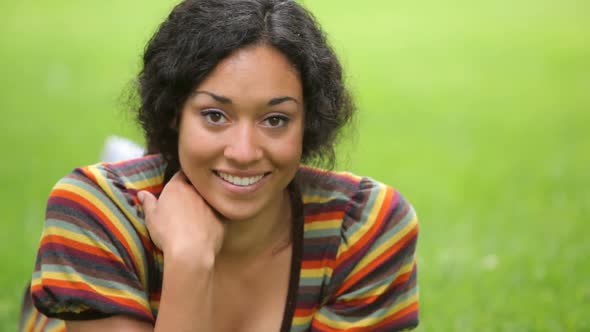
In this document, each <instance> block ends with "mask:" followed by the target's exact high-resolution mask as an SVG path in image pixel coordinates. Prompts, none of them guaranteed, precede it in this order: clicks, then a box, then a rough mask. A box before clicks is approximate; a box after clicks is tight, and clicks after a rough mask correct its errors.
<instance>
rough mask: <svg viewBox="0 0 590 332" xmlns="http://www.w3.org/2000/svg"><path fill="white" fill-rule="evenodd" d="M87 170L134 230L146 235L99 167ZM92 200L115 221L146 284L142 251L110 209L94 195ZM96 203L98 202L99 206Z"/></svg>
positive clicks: (145, 231) (144, 229)
mask: <svg viewBox="0 0 590 332" xmlns="http://www.w3.org/2000/svg"><path fill="white" fill-rule="evenodd" d="M88 170H89V171H90V172H91V173H92V174H93V175H94V177H95V178H96V181H97V182H98V185H99V186H100V187H101V188H102V189H103V190H104V191H105V192H106V194H107V196H108V197H109V198H110V199H111V201H112V202H114V203H115V204H117V205H118V206H119V207H120V208H121V211H123V213H124V214H125V216H126V217H127V218H128V219H129V221H131V223H133V226H134V228H135V230H136V231H137V232H138V233H139V235H140V236H144V237H147V236H148V234H147V228H146V227H145V226H144V225H143V224H142V223H141V222H139V220H137V218H135V216H134V215H133V214H132V213H130V211H129V209H128V208H127V207H126V206H123V205H122V202H119V201H118V199H117V197H116V196H115V194H114V193H113V191H112V188H111V186H110V185H109V183H108V182H107V179H106V177H105V176H104V174H103V172H102V171H101V170H100V169H98V168H97V167H89V168H88ZM92 201H93V204H95V205H96V206H97V207H98V208H99V209H100V210H101V211H103V213H105V214H107V215H108V218H109V219H110V220H111V222H113V223H115V225H116V226H117V229H118V230H119V232H121V234H122V235H123V237H124V238H125V242H127V246H128V247H129V248H130V250H131V254H132V256H133V261H134V262H135V263H136V264H137V266H138V269H139V273H138V274H139V275H138V277H139V279H140V281H141V283H142V284H143V285H146V284H147V282H146V278H147V272H146V268H145V266H144V264H143V253H142V252H141V251H140V249H139V248H138V247H137V245H136V243H135V242H134V241H133V238H132V237H131V235H130V234H129V233H128V232H127V229H126V228H125V227H124V226H122V225H120V221H119V220H118V219H117V218H116V217H115V216H114V214H113V213H112V212H111V210H110V209H108V208H106V206H104V205H103V204H102V202H100V200H96V199H95V198H94V197H92ZM95 202H96V203H95ZM97 204H100V207H99V206H98V205H97ZM118 226H120V227H118Z"/></svg>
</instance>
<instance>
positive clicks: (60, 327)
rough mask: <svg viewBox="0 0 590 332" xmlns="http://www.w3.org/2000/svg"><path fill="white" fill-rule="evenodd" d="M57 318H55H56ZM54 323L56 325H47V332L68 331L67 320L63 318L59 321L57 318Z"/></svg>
mask: <svg viewBox="0 0 590 332" xmlns="http://www.w3.org/2000/svg"><path fill="white" fill-rule="evenodd" d="M54 319H55V318H54ZM51 324H52V325H54V326H53V327H52V328H50V329H47V327H46V328H45V329H46V330H45V332H62V331H66V322H65V321H63V320H60V321H58V320H57V319H55V320H54V321H53V322H51Z"/></svg>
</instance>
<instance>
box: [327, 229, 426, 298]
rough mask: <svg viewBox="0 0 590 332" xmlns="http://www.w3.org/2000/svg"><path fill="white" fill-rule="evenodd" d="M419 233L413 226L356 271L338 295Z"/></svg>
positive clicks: (341, 287) (339, 290)
mask: <svg viewBox="0 0 590 332" xmlns="http://www.w3.org/2000/svg"><path fill="white" fill-rule="evenodd" d="M417 234H418V227H417V226H416V227H413V228H412V230H410V231H409V232H408V233H407V234H406V235H405V236H404V237H402V238H401V239H400V240H399V241H397V242H396V243H395V244H394V245H393V246H391V247H389V249H387V250H386V251H385V252H383V253H382V254H381V255H379V256H377V258H375V259H374V260H373V261H372V262H370V263H369V264H367V266H365V267H364V268H362V269H361V270H360V271H358V272H357V273H355V274H354V275H353V276H352V277H350V278H348V279H347V280H346V281H345V282H344V283H343V284H342V285H341V286H340V288H339V289H338V291H337V292H336V296H340V295H341V294H342V293H343V292H345V291H346V290H347V289H348V288H349V287H352V286H353V285H354V284H356V283H357V282H359V280H361V279H363V278H364V277H366V276H367V275H369V273H371V272H372V271H373V270H375V269H376V268H377V267H378V266H379V265H380V264H383V262H385V261H387V259H388V258H389V257H391V256H393V255H394V254H395V253H396V252H398V251H399V250H400V249H401V248H402V247H403V246H404V245H405V244H406V243H408V241H410V240H411V239H412V238H414V237H415V236H416V235H417Z"/></svg>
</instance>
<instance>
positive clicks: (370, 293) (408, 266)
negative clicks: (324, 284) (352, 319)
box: [340, 260, 415, 301]
mask: <svg viewBox="0 0 590 332" xmlns="http://www.w3.org/2000/svg"><path fill="white" fill-rule="evenodd" d="M414 263H415V261H414V260H412V261H411V262H409V263H407V264H406V265H404V266H402V267H401V268H400V269H399V270H398V274H397V276H396V278H397V277H398V276H400V275H402V274H404V273H408V272H410V271H412V269H413V268H414ZM389 286H390V284H383V285H381V286H379V287H375V288H373V289H371V290H369V291H367V292H365V293H363V294H362V297H370V296H379V295H381V294H383V293H384V292H385V291H386V290H387V288H389ZM359 297H361V296H359V295H350V296H346V295H344V296H341V297H340V299H341V300H343V301H351V300H356V299H358V298H359Z"/></svg>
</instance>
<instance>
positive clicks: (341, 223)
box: [21, 0, 418, 331]
mask: <svg viewBox="0 0 590 332" xmlns="http://www.w3.org/2000/svg"><path fill="white" fill-rule="evenodd" d="M143 60H144V61H143V70H142V71H141V73H140V75H139V81H138V82H139V96H140V99H141V106H140V108H139V110H138V119H139V122H140V123H141V124H142V126H143V128H144V131H145V136H146V140H147V142H148V146H149V154H148V155H147V156H145V157H142V158H139V159H133V160H126V161H123V162H116V163H102V164H98V165H92V166H88V167H83V168H78V169H76V170H74V171H73V172H72V173H71V174H69V175H68V176H66V177H65V178H63V179H62V180H61V181H59V182H58V183H57V185H56V186H55V188H54V189H53V190H52V192H51V195H50V197H49V201H48V206H47V214H46V223H45V228H44V231H43V236H42V239H41V244H40V247H39V252H38V256H37V262H36V265H35V272H34V274H33V279H32V283H31V288H30V295H27V297H26V298H25V302H26V303H25V305H24V311H23V319H22V323H21V324H22V325H21V328H22V329H23V330H33V329H34V328H39V329H41V330H43V329H45V330H52V329H55V330H59V329H64V328H66V327H67V330H68V331H105V330H110V331H154V330H156V331H397V330H403V329H409V328H413V327H415V326H416V325H417V323H418V295H417V285H416V262H415V248H416V238H417V219H416V216H415V213H414V211H413V209H412V208H411V206H410V205H409V204H408V202H407V201H405V200H404V199H403V198H402V197H401V196H400V194H399V193H398V192H397V191H395V190H393V189H392V188H391V187H388V186H386V185H384V184H381V183H379V182H376V181H374V180H372V179H370V178H366V177H357V176H355V175H352V174H349V173H336V172H331V171H328V170H322V169H317V168H312V167H309V166H302V164H304V163H305V164H309V163H318V162H320V163H321V162H323V164H324V165H328V166H330V165H331V164H332V162H333V160H334V150H333V143H334V140H335V137H336V136H337V134H338V132H339V130H340V129H341V128H342V126H343V125H345V124H346V123H347V121H348V120H349V119H350V117H351V115H352V113H353V109H354V108H353V104H352V102H351V100H350V99H349V95H348V93H347V91H346V89H345V87H344V84H343V79H342V74H341V67H340V64H339V62H338V60H337V58H336V57H335V55H334V53H333V51H332V50H331V48H330V47H329V46H328V44H327V42H326V40H325V38H324V35H323V33H322V32H321V30H320V29H319V27H318V26H317V24H316V23H315V21H314V19H313V17H312V16H311V15H310V14H309V13H308V12H307V11H306V10H305V9H303V8H302V7H301V6H300V5H298V4H297V3H296V2H294V1H282V0H231V1H228V0H187V1H184V2H182V3H180V4H179V5H178V6H176V7H175V8H174V10H173V11H172V13H171V14H170V15H169V17H168V18H167V19H166V21H165V22H164V23H163V24H162V25H161V26H160V28H159V30H158V31H157V32H156V34H155V35H154V37H153V38H152V39H151V40H150V42H149V44H148V46H147V48H146V51H145V54H144V58H143ZM30 301H32V303H33V304H34V307H35V308H33V307H32V305H31V303H30Z"/></svg>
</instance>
